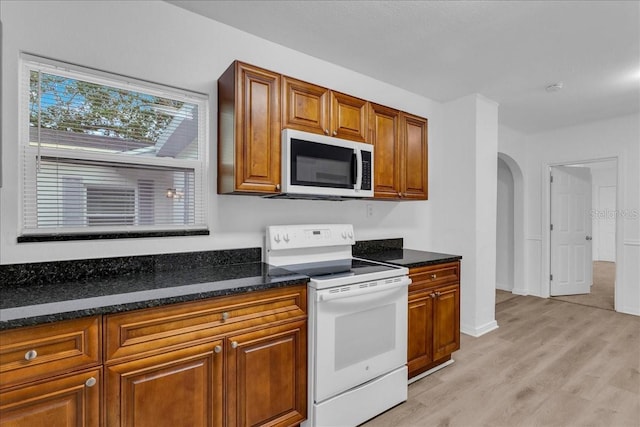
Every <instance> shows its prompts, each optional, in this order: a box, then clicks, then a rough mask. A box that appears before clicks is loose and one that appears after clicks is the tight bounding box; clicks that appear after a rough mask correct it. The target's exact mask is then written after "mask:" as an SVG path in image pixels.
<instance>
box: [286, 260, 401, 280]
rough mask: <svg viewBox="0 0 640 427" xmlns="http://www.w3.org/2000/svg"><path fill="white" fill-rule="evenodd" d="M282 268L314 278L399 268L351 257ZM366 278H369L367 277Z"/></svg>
mask: <svg viewBox="0 0 640 427" xmlns="http://www.w3.org/2000/svg"><path fill="white" fill-rule="evenodd" d="M282 268H284V269H287V270H289V271H293V272H295V273H299V274H304V275H306V276H309V277H311V278H312V279H314V280H331V279H335V278H339V277H345V276H356V277H359V276H365V275H368V274H372V273H379V272H382V271H389V270H397V269H398V268H399V267H396V266H393V265H385V264H379V263H377V262H372V261H367V260H364V259H358V258H351V259H340V260H335V261H322V262H310V263H302V264H293V265H284V266H282ZM364 280H367V279H366V278H365V279H364Z"/></svg>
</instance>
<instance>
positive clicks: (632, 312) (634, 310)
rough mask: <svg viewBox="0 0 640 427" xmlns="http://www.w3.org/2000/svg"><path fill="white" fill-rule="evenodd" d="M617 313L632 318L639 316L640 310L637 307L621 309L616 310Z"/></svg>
mask: <svg viewBox="0 0 640 427" xmlns="http://www.w3.org/2000/svg"><path fill="white" fill-rule="evenodd" d="M616 311H617V312H618V313H623V314H630V315H632V316H640V309H638V308H637V307H623V308H622V309H621V310H616Z"/></svg>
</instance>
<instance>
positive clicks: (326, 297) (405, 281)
mask: <svg viewBox="0 0 640 427" xmlns="http://www.w3.org/2000/svg"><path fill="white" fill-rule="evenodd" d="M410 284H411V279H409V277H407V276H405V277H403V278H402V279H401V280H400V281H398V282H394V283H392V284H390V285H377V286H372V287H366V288H358V289H353V290H349V291H347V292H333V293H329V291H325V292H321V293H320V292H319V293H317V294H316V301H331V300H337V299H344V298H351V297H355V296H360V295H368V294H373V293H376V292H384V291H392V290H395V289H397V288H402V287H406V286H409V285H410Z"/></svg>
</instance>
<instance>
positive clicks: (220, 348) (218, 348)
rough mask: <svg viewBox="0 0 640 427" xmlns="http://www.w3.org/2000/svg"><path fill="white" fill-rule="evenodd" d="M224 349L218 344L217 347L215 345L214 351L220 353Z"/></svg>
mask: <svg viewBox="0 0 640 427" xmlns="http://www.w3.org/2000/svg"><path fill="white" fill-rule="evenodd" d="M221 351H222V346H221V345H217V346H215V347H213V352H214V353H220V352H221Z"/></svg>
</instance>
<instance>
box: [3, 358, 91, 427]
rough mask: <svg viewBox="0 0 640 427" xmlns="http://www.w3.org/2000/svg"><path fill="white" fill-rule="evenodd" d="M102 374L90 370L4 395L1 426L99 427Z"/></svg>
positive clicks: (16, 389)
mask: <svg viewBox="0 0 640 427" xmlns="http://www.w3.org/2000/svg"><path fill="white" fill-rule="evenodd" d="M101 371H102V368H100V369H91V370H86V371H83V372H80V373H74V374H69V375H63V376H59V377H55V378H53V379H48V380H44V381H39V382H33V383H29V384H28V385H26V386H22V387H17V388H13V389H10V390H7V391H3V392H0V426H2V427H56V426H61V427H98V426H99V425H100V389H101V387H102V380H101Z"/></svg>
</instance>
